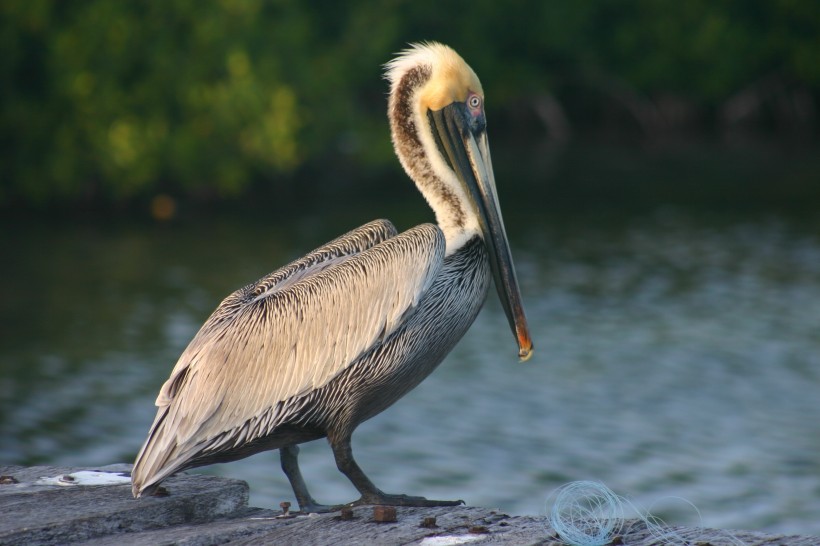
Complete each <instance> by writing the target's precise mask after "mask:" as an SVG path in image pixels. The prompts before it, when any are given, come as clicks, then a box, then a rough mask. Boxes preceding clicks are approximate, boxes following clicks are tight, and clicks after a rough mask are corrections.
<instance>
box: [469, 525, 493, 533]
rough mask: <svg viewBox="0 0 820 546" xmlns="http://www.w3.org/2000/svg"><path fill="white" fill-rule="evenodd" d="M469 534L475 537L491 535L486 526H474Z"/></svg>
mask: <svg viewBox="0 0 820 546" xmlns="http://www.w3.org/2000/svg"><path fill="white" fill-rule="evenodd" d="M468 532H469V533H470V534H473V535H484V534H487V533H489V532H490V530H489V529H487V526H486V525H473V526H472V527H470V530H469V531H468Z"/></svg>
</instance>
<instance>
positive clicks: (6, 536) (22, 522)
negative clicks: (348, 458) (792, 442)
mask: <svg viewBox="0 0 820 546" xmlns="http://www.w3.org/2000/svg"><path fill="white" fill-rule="evenodd" d="M80 470H94V469H78V468H66V467H32V468H23V467H2V466H0V475H3V476H11V477H13V478H14V479H15V480H17V482H18V483H13V482H11V483H8V482H7V483H5V484H3V485H2V486H0V544H3V545H17V544H43V545H49V544H88V545H93V546H154V545H157V544H176V545H180V546H211V545H216V544H224V543H226V542H230V543H231V544H232V545H234V544H248V545H251V544H338V545H342V546H343V545H354V544H379V545H382V544H384V545H393V544H395V545H399V544H415V543H418V542H420V541H422V540H423V539H424V538H426V537H466V539H472V540H473V542H470V544H493V545H519V544H531V545H535V544H539V545H544V544H550V543H557V544H560V542H559V539H558V538H557V535H556V534H555V531H554V530H553V529H552V528H550V526H549V524H548V522H547V518H545V517H533V516H508V515H506V514H503V513H499V512H497V511H495V510H489V509H486V508H476V507H468V506H455V507H437V508H407V507H398V508H396V520H397V521H396V522H395V523H392V524H390V525H382V524H378V523H376V522H374V520H373V519H371V518H370V517H353V518H352V519H345V518H343V517H340V515H339V514H338V513H331V514H310V515H303V514H298V513H296V514H294V513H291V514H290V516H289V517H281V516H282V512H280V511H278V510H277V511H274V510H263V509H260V508H249V507H248V505H247V502H248V486H247V484H246V483H245V482H241V481H238V480H230V479H226V478H216V477H212V476H205V475H196V474H191V475H179V476H176V477H173V478H170V479H168V480H166V481H165V483H164V485H165V487H166V489H167V491H168V495H167V496H164V497H149V498H145V499H136V500H135V499H133V498H131V488H130V486H129V485H128V484H127V483H121V484H118V485H70V484H71V483H77V482H80V483H82V482H83V479H82V476H81V475H80V474H77V472H78V471H80ZM98 470H104V471H108V472H112V473H116V472H123V471H128V470H130V467H129V466H127V465H113V466H109V467H103V468H100V469H98ZM64 475H69V476H74V477H76V476H80V478H75V479H68V480H65V479H63V480H60V478H61V477H62V476H64ZM43 476H45V477H49V478H52V479H54V480H53V483H54V484H53V485H42V484H38V483H37V482H38V480H39V478H40V477H43ZM120 481H123V480H122V479H121V478H120ZM58 482H59V485H58V484H57V483H58ZM46 483H49V484H51V483H52V481H46ZM362 508H365V507H362ZM390 508H392V507H390ZM351 515H352V511H351ZM420 521H421V522H422V523H424V522H432V525H430V526H427V525H423V524H422V525H419V522H420ZM471 533H472V534H471ZM476 533H478V534H476ZM613 539H614V540H613V544H618V543H620V544H624V545H628V546H650V545H656V544H659V543H674V544H678V543H680V544H685V543H688V544H697V543H701V544H710V545H712V546H736V545H737V544H744V545H745V546H763V545H766V546H771V545H773V544H777V545H780V546H816V545H817V544H820V537H809V536H782V535H770V534H764V533H755V532H749V531H731V532H729V531H722V530H719V529H702V528H687V527H663V528H659V529H648V528H647V527H646V525H645V524H644V523H643V522H640V521H637V520H635V521H631V520H630V521H628V522H626V523H625V525H624V526H623V527H622V528H621V529H620V530H619V534H618V536H617V537H613Z"/></svg>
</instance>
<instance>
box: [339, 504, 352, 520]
mask: <svg viewBox="0 0 820 546" xmlns="http://www.w3.org/2000/svg"><path fill="white" fill-rule="evenodd" d="M339 519H341V520H344V521H349V520H351V519H353V508H350V507H348V506H345V507H344V508H342V509H341V511H340V512H339Z"/></svg>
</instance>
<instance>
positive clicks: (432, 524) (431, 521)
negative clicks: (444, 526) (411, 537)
mask: <svg viewBox="0 0 820 546" xmlns="http://www.w3.org/2000/svg"><path fill="white" fill-rule="evenodd" d="M419 527H424V528H425V529H435V528H436V527H438V525H436V518H435V517H432V518H424V519H423V520H421V525H420V526H419Z"/></svg>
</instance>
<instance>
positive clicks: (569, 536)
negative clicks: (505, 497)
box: [547, 481, 745, 546]
mask: <svg viewBox="0 0 820 546" xmlns="http://www.w3.org/2000/svg"><path fill="white" fill-rule="evenodd" d="M553 496H554V497H555V500H553V501H552V508H551V509H550V510H549V511H548V516H549V522H550V525H551V526H552V528H553V529H554V530H555V532H556V533H557V534H558V537H559V538H560V539H561V540H562V541H563V542H564V543H565V544H568V545H570V546H606V545H607V544H609V543H610V542H612V539H613V538H615V536H617V535H620V534H621V533H622V532H623V528H624V524H625V521H626V520H625V518H624V507H625V506H626V507H627V508H628V509H629V510H631V511H633V512H634V513H635V514H636V515H637V518H638V519H639V520H641V521H642V522H643V523H644V524H645V525H646V528H647V530H648V531H649V533H650V534H651V535H652V537H653V538H655V540H657V541H658V542H659V543H660V544H669V545H673V544H674V545H679V544H685V543H686V542H687V541H686V540H685V539H684V537H682V536H680V535H679V534H678V533H677V532H676V531H675V530H674V529H672V528H670V527H668V526H667V525H666V523H665V522H664V521H663V520H662V519H661V518H659V517H657V516H654V515H652V513H651V512H650V511H644V510H640V509H638V508H637V507H636V506H635V505H634V504H633V503H632V502H630V501H629V500H627V499H625V498H623V497H621V496H619V495H616V494H615V493H613V492H612V490H611V489H610V488H609V487H607V486H606V485H604V484H603V483H601V482H595V481H577V482H570V483H568V484H566V485H563V486H561V487H559V488H558V489H556V490H555V491H554V492H553V493H552V494H551V495H550V497H549V498H548V499H547V503H549V499H550V498H552V497H553ZM672 498H673V499H675V500H678V501H682V502H684V503H686V504H688V505H689V506H691V507H692V509H694V511H695V513H696V514H697V515H698V518H700V511H698V509H697V507H696V506H695V505H694V504H692V503H691V502H689V501H687V500H686V499H681V498H674V497H672ZM712 533H713V536H715V537H717V536H720V537H721V538H722V539H724V540H727V541H728V542H730V543H731V544H734V545H736V546H745V545H744V542H743V541H742V540H740V539H738V538H737V537H736V536H734V535H733V534H732V533H731V532H730V531H721V530H713V531H712Z"/></svg>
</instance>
